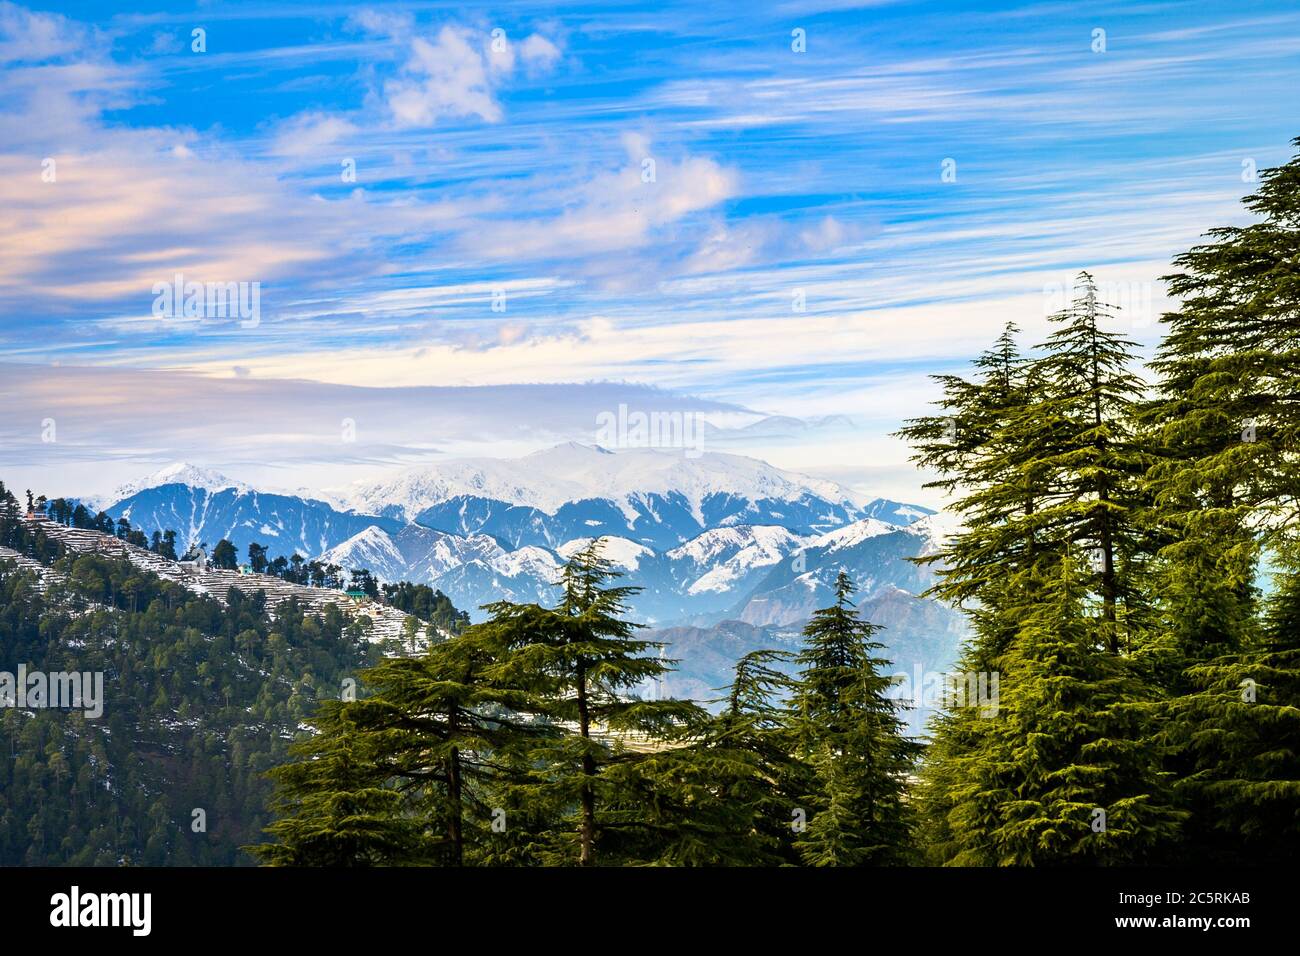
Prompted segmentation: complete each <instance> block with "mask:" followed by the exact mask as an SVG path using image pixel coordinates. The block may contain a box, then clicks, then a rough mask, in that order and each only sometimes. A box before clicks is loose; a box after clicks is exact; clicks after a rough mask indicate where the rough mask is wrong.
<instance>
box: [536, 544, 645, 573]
mask: <svg viewBox="0 0 1300 956" xmlns="http://www.w3.org/2000/svg"><path fill="white" fill-rule="evenodd" d="M593 540H595V539H593V538H574V539H573V540H572V541H566V542H564V544H562V545H560V546H559V547H558V548H556V549H555V550H556V551H557V552H558V553H559V555H560V556H561V557H562V558H566V559H567V558H571V557H573V556H574V555H575V554H577V553H578V552H579V551H581V550H582V549H583V548H585V547H586V546H587V545H589V544H591V542H592V541H593ZM600 544H601V552H600V553H601V556H602V557H604V559H605V560H606V561H609V562H610V563H611V564H613V565H614V566H615V567H619V568H623V569H624V570H626V571H635V570H637V568H639V567H640V566H641V561H642V560H643V559H645V558H650V557H654V551H653V550H652V549H650V548H647V547H646V546H645V545H643V544H638V543H637V542H635V541H629V540H628V539H627V538H620V537H618V536H617V535H605V536H604V537H602V538H600Z"/></svg>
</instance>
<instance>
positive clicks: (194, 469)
mask: <svg viewBox="0 0 1300 956" xmlns="http://www.w3.org/2000/svg"><path fill="white" fill-rule="evenodd" d="M163 485H188V486H189V487H191V488H202V489H203V490H204V491H209V492H213V491H224V490H225V489H227V488H235V489H236V490H238V491H241V492H243V491H247V490H249V489H248V486H247V485H245V484H243V483H242V482H238V481H234V480H233V479H231V478H227V477H226V476H225V475H223V474H221V473H220V472H217V471H213V470H212V469H211V468H205V467H203V466H202V465H195V464H193V463H191V462H188V461H177V462H173V463H172V464H170V465H167V466H166V467H164V468H160V469H158V470H157V471H155V472H153V473H152V474H149V475H146V476H145V477H144V478H140V479H137V480H136V481H130V482H127V483H126V484H125V485H122V486H121V487H120V488H118V489H117V491H115V492H113V497H112V501H111V502H110V504H111V503H115V502H119V501H125V500H126V499H127V498H130V497H131V496H133V495H138V494H139V493H140V492H142V491H147V490H148V489H150V488H160V487H162V486H163Z"/></svg>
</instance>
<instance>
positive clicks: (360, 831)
mask: <svg viewBox="0 0 1300 956" xmlns="http://www.w3.org/2000/svg"><path fill="white" fill-rule="evenodd" d="M353 717H354V713H353V712H351V711H350V705H349V704H345V703H343V702H341V701H325V702H323V703H322V705H321V708H320V712H319V714H318V715H317V716H316V718H315V719H314V720H313V723H314V725H315V727H316V729H317V733H316V734H315V735H313V736H312V737H309V738H307V739H306V740H303V741H299V742H298V743H295V744H294V745H293V746H292V747H291V748H290V750H291V753H293V754H294V755H295V756H296V757H297V758H298V759H297V760H295V761H294V762H292V763H287V764H283V765H281V766H279V767H276V768H275V769H273V770H272V771H271V772H270V775H271V776H272V777H273V778H274V779H275V780H276V782H277V784H278V785H279V788H280V803H279V805H278V807H277V810H278V813H279V815H280V819H278V820H277V821H276V822H275V823H272V824H271V825H270V826H269V827H267V828H266V832H267V833H268V834H269V835H270V836H271V837H272V838H273V840H274V842H271V843H266V844H260V845H257V846H253V847H249V848H248V849H249V850H250V851H251V852H253V853H254V854H256V855H257V856H258V857H260V858H261V859H262V861H263V863H265V864H266V865H269V866H317V867H358V866H399V865H404V864H405V865H419V864H425V863H429V862H431V861H432V860H433V859H435V857H434V853H433V847H432V845H431V842H430V839H429V833H428V831H427V828H426V826H425V824H424V821H423V820H421V819H420V818H419V817H418V816H415V815H412V814H409V813H407V812H405V810H404V802H405V801H404V798H403V796H402V794H401V793H400V792H399V791H398V790H396V789H395V788H393V787H391V786H388V785H387V779H386V776H385V774H384V773H383V772H382V771H381V770H380V769H379V767H380V764H381V761H382V755H381V754H380V753H379V752H378V751H377V750H376V748H375V740H374V738H373V736H371V735H368V734H366V733H363V732H361V731H359V730H358V728H357V727H356V725H355V724H354V722H353Z"/></svg>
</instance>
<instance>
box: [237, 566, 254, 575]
mask: <svg viewBox="0 0 1300 956" xmlns="http://www.w3.org/2000/svg"><path fill="white" fill-rule="evenodd" d="M239 573H240V574H252V573H253V566H252V565H251V564H241V565H240V566H239Z"/></svg>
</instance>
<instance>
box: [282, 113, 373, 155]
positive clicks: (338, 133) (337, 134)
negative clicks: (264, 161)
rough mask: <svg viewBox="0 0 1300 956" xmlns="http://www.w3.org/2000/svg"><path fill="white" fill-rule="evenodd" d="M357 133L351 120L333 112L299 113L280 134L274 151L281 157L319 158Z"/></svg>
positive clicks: (287, 123) (286, 123)
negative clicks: (338, 143) (326, 150)
mask: <svg viewBox="0 0 1300 956" xmlns="http://www.w3.org/2000/svg"><path fill="white" fill-rule="evenodd" d="M356 132H357V127H356V126H354V125H353V124H352V123H351V122H350V121H349V120H347V119H344V118H343V117H341V116H336V115H334V114H331V113H320V112H311V113H299V114H298V115H297V116H295V117H292V118H291V119H289V120H287V121H286V122H285V123H283V124H282V125H281V126H280V128H279V129H278V130H277V132H276V138H275V143H274V144H273V146H272V151H273V152H274V153H275V154H276V155H278V156H316V155H319V154H320V152H321V151H322V150H324V149H325V148H326V147H328V146H332V145H333V144H334V143H336V142H337V141H338V140H340V139H343V138H345V137H348V136H351V135H353V134H354V133H356Z"/></svg>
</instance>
